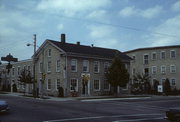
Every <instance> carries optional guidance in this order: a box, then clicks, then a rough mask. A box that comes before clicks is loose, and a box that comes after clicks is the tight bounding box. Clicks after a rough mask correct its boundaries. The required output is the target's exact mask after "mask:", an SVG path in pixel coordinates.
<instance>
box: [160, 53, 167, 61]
mask: <svg viewBox="0 0 180 122" xmlns="http://www.w3.org/2000/svg"><path fill="white" fill-rule="evenodd" d="M160 56H161V59H165V58H166V52H165V51H161V55H160Z"/></svg>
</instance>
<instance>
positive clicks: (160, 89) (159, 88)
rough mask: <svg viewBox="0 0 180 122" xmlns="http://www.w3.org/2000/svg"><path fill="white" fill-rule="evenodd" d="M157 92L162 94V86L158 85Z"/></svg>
mask: <svg viewBox="0 0 180 122" xmlns="http://www.w3.org/2000/svg"><path fill="white" fill-rule="evenodd" d="M158 92H161V93H162V92H163V86H162V85H158Z"/></svg>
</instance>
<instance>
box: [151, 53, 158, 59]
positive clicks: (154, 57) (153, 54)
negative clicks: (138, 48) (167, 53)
mask: <svg viewBox="0 0 180 122" xmlns="http://www.w3.org/2000/svg"><path fill="white" fill-rule="evenodd" d="M156 58H157V55H156V52H153V53H152V60H156Z"/></svg>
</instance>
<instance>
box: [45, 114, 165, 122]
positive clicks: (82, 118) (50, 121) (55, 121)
mask: <svg viewBox="0 0 180 122" xmlns="http://www.w3.org/2000/svg"><path fill="white" fill-rule="evenodd" d="M160 115H161V116H162V114H159V113H154V114H131V115H113V116H95V117H81V118H70V119H59V120H46V121H43V122H62V121H76V120H88V119H101V118H117V117H133V116H160Z"/></svg>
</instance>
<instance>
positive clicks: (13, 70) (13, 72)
mask: <svg viewBox="0 0 180 122" xmlns="http://www.w3.org/2000/svg"><path fill="white" fill-rule="evenodd" d="M14 75H15V68H14V67H13V68H12V76H14Z"/></svg>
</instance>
